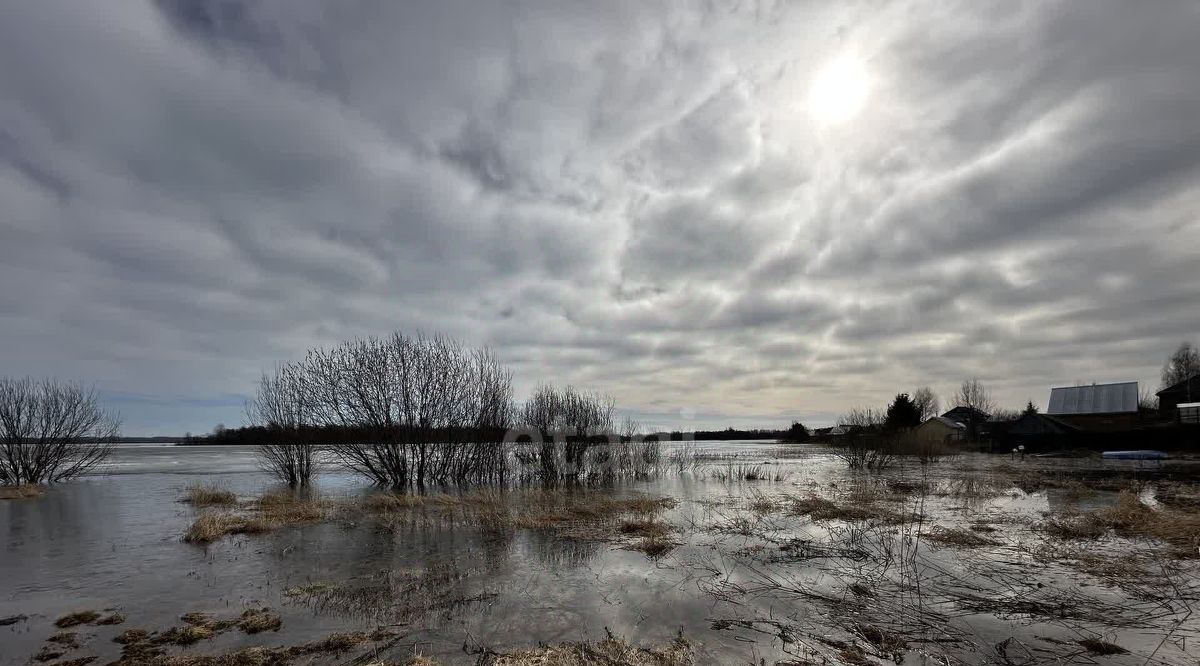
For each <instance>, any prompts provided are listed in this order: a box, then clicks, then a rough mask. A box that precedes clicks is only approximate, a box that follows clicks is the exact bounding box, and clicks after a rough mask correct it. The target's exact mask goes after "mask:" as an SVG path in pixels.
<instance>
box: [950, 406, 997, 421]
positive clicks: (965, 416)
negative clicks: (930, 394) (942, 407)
mask: <svg viewBox="0 0 1200 666" xmlns="http://www.w3.org/2000/svg"><path fill="white" fill-rule="evenodd" d="M940 418H944V419H950V420H951V421H958V422H959V423H962V424H964V425H965V424H968V423H970V422H971V421H972V419H973V420H974V421H975V422H976V423H983V422H984V421H987V420H988V419H990V418H992V415H991V414H988V413H986V412H981V411H979V410H978V409H975V408H974V407H955V408H954V409H951V410H950V411H948V412H946V413H945V414H942V416H941V417H940Z"/></svg>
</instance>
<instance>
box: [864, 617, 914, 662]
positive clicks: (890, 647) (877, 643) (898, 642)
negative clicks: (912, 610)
mask: <svg viewBox="0 0 1200 666" xmlns="http://www.w3.org/2000/svg"><path fill="white" fill-rule="evenodd" d="M854 633H856V634H858V635H859V636H861V637H862V639H863V640H865V641H866V642H868V643H870V644H871V645H872V646H874V647H875V649H876V650H878V651H880V652H882V653H883V654H886V655H889V656H891V655H897V654H899V653H902V652H904V650H906V649H908V641H907V640H905V639H904V637H903V636H901V635H899V634H896V633H893V632H890V631H888V630H887V629H883V628H880V627H877V626H875V625H871V624H857V625H855V626H854ZM896 661H897V662H899V661H901V660H900V659H896Z"/></svg>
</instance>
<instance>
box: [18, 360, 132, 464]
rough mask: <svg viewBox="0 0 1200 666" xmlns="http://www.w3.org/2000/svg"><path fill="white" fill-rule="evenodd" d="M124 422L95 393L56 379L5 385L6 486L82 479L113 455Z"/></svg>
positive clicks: (19, 381) (92, 390)
mask: <svg viewBox="0 0 1200 666" xmlns="http://www.w3.org/2000/svg"><path fill="white" fill-rule="evenodd" d="M119 427H120V422H119V420H118V419H117V418H116V417H115V416H113V415H110V414H109V413H107V412H105V411H104V410H103V409H102V408H101V407H100V404H99V402H98V400H97V399H96V393H95V390H94V389H85V388H84V387H83V386H82V385H79V384H70V383H62V382H58V381H55V380H52V379H47V380H42V381H34V380H33V379H30V378H25V379H8V378H2V379H0V484H13V485H21V484H31V483H32V484H37V483H47V482H49V483H53V482H57V481H63V480H66V479H70V478H72V477H76V476H79V475H80V474H83V473H85V472H87V471H88V470H91V469H92V468H94V467H95V466H96V465H98V464H100V463H101V462H103V461H104V459H105V458H107V457H108V455H109V454H110V453H111V452H112V447H113V441H114V440H115V439H116V437H117V432H118V430H119Z"/></svg>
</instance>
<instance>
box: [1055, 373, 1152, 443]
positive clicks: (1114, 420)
mask: <svg viewBox="0 0 1200 666" xmlns="http://www.w3.org/2000/svg"><path fill="white" fill-rule="evenodd" d="M1046 414H1047V415H1049V416H1053V417H1055V418H1057V419H1059V420H1061V421H1064V422H1066V423H1069V424H1071V425H1073V426H1075V427H1077V428H1080V429H1081V430H1086V431H1091V432H1104V431H1114V430H1129V429H1131V428H1133V427H1134V426H1135V425H1137V423H1138V383H1137V382H1117V383H1113V384H1090V385H1088V386H1061V387H1058V388H1052V389H1050V405H1049V407H1048V408H1047V409H1046Z"/></svg>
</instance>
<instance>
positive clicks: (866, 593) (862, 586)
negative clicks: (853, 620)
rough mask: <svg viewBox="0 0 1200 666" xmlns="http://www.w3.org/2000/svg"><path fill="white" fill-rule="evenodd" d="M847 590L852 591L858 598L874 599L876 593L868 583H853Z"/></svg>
mask: <svg viewBox="0 0 1200 666" xmlns="http://www.w3.org/2000/svg"><path fill="white" fill-rule="evenodd" d="M846 589H848V590H850V592H852V593H853V594H854V596H856V597H873V596H875V593H874V592H872V591H871V588H870V587H869V586H867V584H866V583H851V584H850V585H849V586H848V587H847V588H846Z"/></svg>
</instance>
